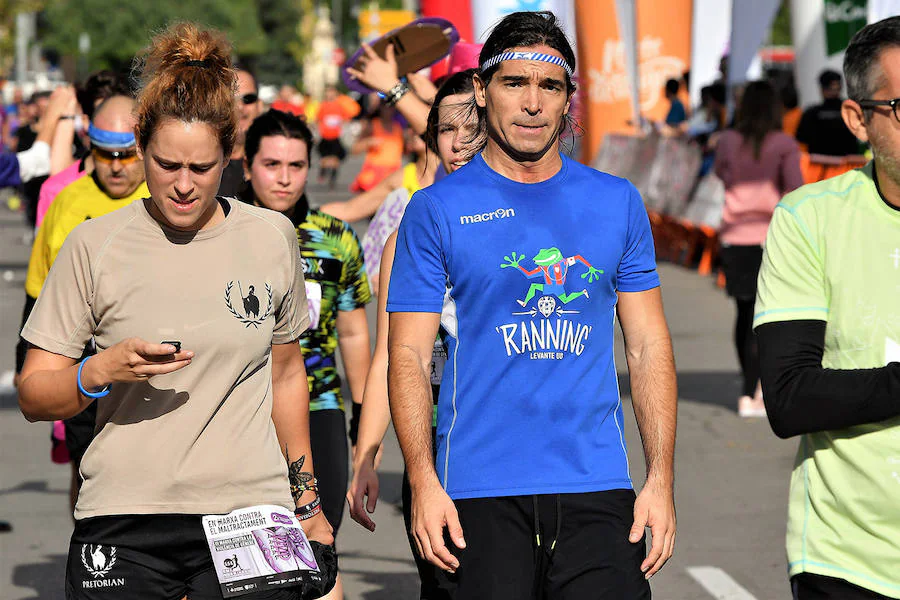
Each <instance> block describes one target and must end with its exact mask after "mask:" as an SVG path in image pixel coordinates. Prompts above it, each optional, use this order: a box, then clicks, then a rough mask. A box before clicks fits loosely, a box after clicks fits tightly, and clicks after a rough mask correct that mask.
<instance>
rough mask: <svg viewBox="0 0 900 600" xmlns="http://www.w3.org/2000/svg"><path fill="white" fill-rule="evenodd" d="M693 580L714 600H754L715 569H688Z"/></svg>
mask: <svg viewBox="0 0 900 600" xmlns="http://www.w3.org/2000/svg"><path fill="white" fill-rule="evenodd" d="M687 572H688V575H690V576H691V577H693V578H694V580H696V581H697V583H699V584H700V585H702V586H703V589H705V590H706V591H707V592H709V593H710V594H712V596H713V598H715V599H716V600H756V597H755V596H754V595H753V594H751V593H750V592H748V591H747V590H745V589H744V588H743V587H741V586H740V584H738V582H737V581H735V580H734V579H732V578H731V577H730V576H729V575H728V573H726V572H725V571H723V570H722V569H719V568H717V567H688V568H687Z"/></svg>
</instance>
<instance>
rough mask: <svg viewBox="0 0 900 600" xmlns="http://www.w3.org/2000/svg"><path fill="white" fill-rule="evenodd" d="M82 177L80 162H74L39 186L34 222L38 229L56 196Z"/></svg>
mask: <svg viewBox="0 0 900 600" xmlns="http://www.w3.org/2000/svg"><path fill="white" fill-rule="evenodd" d="M83 176H84V171H82V170H81V161H80V160H76V161H75V162H74V163H72V164H71V165H70V166H68V167H66V168H65V169H63V170H62V171H60V172H59V173H57V174H56V175H53V176H52V177H48V178H47V180H46V181H45V182H44V183H43V184H41V193H40V194H39V195H38V205H37V220H36V221H35V225H36V227H40V226H41V223H43V222H44V215H46V214H47V209H48V208H50V204H51V203H52V202H53V199H54V198H56V195H57V194H58V193H60V192H61V191H62V189H63V188H64V187H66V186H67V185H69V184H70V183H72V182H73V181H75V180H76V179H79V178H81V177H83Z"/></svg>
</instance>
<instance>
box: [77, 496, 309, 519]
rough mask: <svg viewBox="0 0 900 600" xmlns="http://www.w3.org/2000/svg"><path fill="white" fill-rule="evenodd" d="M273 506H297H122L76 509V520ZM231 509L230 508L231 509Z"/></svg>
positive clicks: (284, 504)
mask: <svg viewBox="0 0 900 600" xmlns="http://www.w3.org/2000/svg"><path fill="white" fill-rule="evenodd" d="M264 504H271V505H274V506H281V507H283V508H284V509H285V510H291V511H293V510H294V508H295V506H294V504H293V503H292V502H289V501H285V500H272V499H269V500H248V501H247V502H235V503H233V504H231V505H227V506H222V505H220V506H211V505H209V504H208V503H207V504H183V503H177V504H137V505H128V504H125V505H121V506H105V507H103V508H85V509H80V508H77V507H76V508H75V520H76V521H80V520H81V519H90V518H93V517H114V516H122V515H165V514H175V515H226V514H228V513H230V512H231V511H233V510H237V509H239V508H247V507H249V506H259V505H264ZM229 507H230V508H229Z"/></svg>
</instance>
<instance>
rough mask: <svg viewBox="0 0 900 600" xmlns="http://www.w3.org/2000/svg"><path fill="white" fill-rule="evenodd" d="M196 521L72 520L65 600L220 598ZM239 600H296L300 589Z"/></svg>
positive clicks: (172, 517) (174, 517)
mask: <svg viewBox="0 0 900 600" xmlns="http://www.w3.org/2000/svg"><path fill="white" fill-rule="evenodd" d="M201 518H202V517H201V516H200V515H125V516H110V517H93V518H90V519H81V520H79V521H77V522H76V523H75V531H74V532H73V533H72V541H71V543H70V544H69V559H68V563H67V565H66V599H67V600H94V599H102V600H109V599H110V598H128V599H129V600H151V599H152V600H163V599H166V600H169V599H171V600H177V599H180V598H183V597H185V596H187V598H188V600H212V599H216V600H219V599H221V598H222V592H221V589H220V588H219V582H218V579H217V578H216V573H215V569H214V567H213V563H212V558H211V557H210V553H209V546H207V542H206V536H205V535H204V533H203V525H202V522H201ZM241 598H242V599H246V600H300V590H299V588H279V589H274V590H267V591H264V592H259V593H250V594H248V595H245V596H241Z"/></svg>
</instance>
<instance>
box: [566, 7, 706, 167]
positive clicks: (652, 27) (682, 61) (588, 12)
mask: <svg viewBox="0 0 900 600" xmlns="http://www.w3.org/2000/svg"><path fill="white" fill-rule="evenodd" d="M575 9H576V11H577V13H576V14H577V17H576V23H577V32H578V63H579V64H578V71H579V74H580V79H579V82H580V85H581V93H582V102H583V105H582V113H581V114H582V118H583V125H584V129H585V134H584V140H583V146H582V147H583V152H582V159H583V160H584V162H585V163H587V164H591V162H592V161H593V159H594V156H596V154H597V151H598V150H599V147H600V142H601V141H602V140H603V136H604V135H605V134H607V133H629V132H634V131H635V128H634V127H633V126H632V125H629V124H628V122H629V121H630V120H631V119H632V118H633V114H632V108H631V100H630V92H629V89H630V88H629V84H628V75H627V73H626V70H625V50H624V46H623V45H622V40H621V38H620V36H619V27H618V22H617V21H616V9H615V0H577V1H576V4H575ZM691 10H692V0H667V1H666V2H658V1H655V0H637V36H638V70H639V72H640V73H639V77H640V96H641V99H640V106H641V114H642V115H643V116H644V117H645V118H647V119H651V120H654V121H662V120H664V119H665V116H666V112H667V111H668V109H669V103H668V102H667V101H666V97H665V90H664V88H665V85H666V80H667V79H670V78H674V79H679V80H680V79H681V77H682V75H683V74H684V72H685V71H687V70H688V69H689V68H690V64H691Z"/></svg>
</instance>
